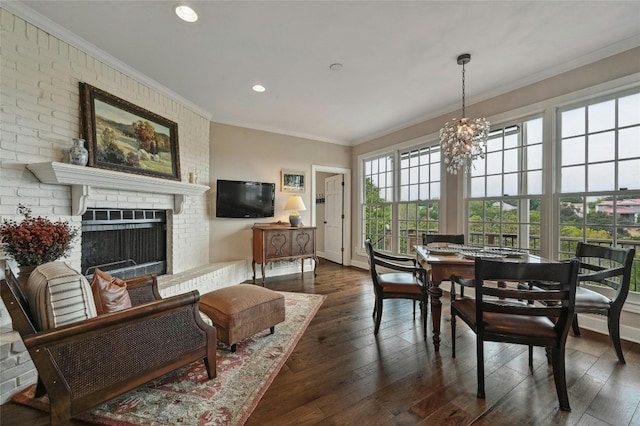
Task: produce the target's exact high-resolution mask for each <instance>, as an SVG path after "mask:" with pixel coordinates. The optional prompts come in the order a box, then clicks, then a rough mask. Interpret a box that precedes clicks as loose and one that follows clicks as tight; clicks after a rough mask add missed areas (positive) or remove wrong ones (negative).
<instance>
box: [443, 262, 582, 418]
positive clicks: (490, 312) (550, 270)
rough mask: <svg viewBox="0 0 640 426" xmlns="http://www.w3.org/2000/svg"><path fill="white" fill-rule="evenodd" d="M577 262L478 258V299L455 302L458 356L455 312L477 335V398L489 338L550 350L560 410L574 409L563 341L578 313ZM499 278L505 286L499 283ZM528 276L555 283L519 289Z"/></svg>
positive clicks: (453, 323) (482, 391)
mask: <svg viewBox="0 0 640 426" xmlns="http://www.w3.org/2000/svg"><path fill="white" fill-rule="evenodd" d="M578 264H579V262H578V260H577V259H572V260H570V261H568V262H562V263H524V262H523V263H520V262H502V261H491V260H483V259H481V258H476V260H475V280H473V282H474V286H473V287H474V290H475V299H474V298H471V297H459V298H455V299H454V300H452V301H451V349H452V355H453V357H454V358H455V356H456V345H455V342H456V338H455V336H456V334H455V333H456V317H460V318H461V319H462V320H463V321H464V322H465V323H466V324H467V325H468V326H469V327H470V328H471V329H472V330H473V331H474V332H475V334H476V356H477V372H478V391H477V395H478V398H484V397H485V389H484V342H485V341H493V342H508V343H516V344H522V345H528V346H541V347H544V348H549V349H550V352H551V364H552V366H553V377H554V381H555V385H556V392H557V394H558V400H559V402H560V409H561V410H564V411H571V407H570V405H569V396H568V393H567V382H566V377H565V343H566V340H567V335H568V334H569V328H570V327H571V322H572V320H573V315H574V306H575V297H576V286H577V277H578ZM455 278H456V279H459V277H455ZM467 281H469V280H467ZM498 281H500V282H504V283H505V284H506V285H505V286H504V287H502V286H500V287H498V286H497V284H496V283H497V282H498ZM530 281H546V282H550V283H554V284H555V285H556V288H554V289H551V290H544V289H541V288H529V287H528V286H527V287H524V288H518V283H522V282H530ZM527 301H532V303H528V302H527Z"/></svg>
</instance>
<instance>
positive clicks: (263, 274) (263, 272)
mask: <svg viewBox="0 0 640 426" xmlns="http://www.w3.org/2000/svg"><path fill="white" fill-rule="evenodd" d="M265 263H266V262H264V263H261V264H260V271H261V272H262V287H264V280H265V271H264V266H265V265H264V264H265Z"/></svg>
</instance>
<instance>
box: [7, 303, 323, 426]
mask: <svg viewBox="0 0 640 426" xmlns="http://www.w3.org/2000/svg"><path fill="white" fill-rule="evenodd" d="M281 293H282V294H283V295H284V297H285V321H284V322H283V323H280V324H278V325H276V328H275V334H269V330H265V331H264V332H261V333H259V334H257V335H255V336H253V337H251V338H248V339H245V340H243V341H242V342H240V343H238V346H237V350H236V352H235V353H232V352H231V351H230V350H229V349H228V348H227V347H226V346H224V344H219V347H218V350H217V373H218V376H217V377H216V378H215V379H213V380H208V378H207V373H206V370H205V367H204V363H203V362H202V361H197V362H194V363H192V364H191V365H188V366H186V367H184V368H181V369H178V370H175V371H173V372H172V373H169V374H167V375H165V376H163V377H161V378H159V379H157V380H154V381H152V382H149V383H147V384H146V385H143V386H141V387H139V388H137V389H134V390H132V391H130V392H128V393H126V394H123V395H121V396H119V397H117V398H114V399H112V400H111V401H109V402H107V403H105V404H102V405H100V406H98V407H96V408H94V409H92V410H88V411H86V412H84V413H82V414H80V415H78V416H76V417H75V418H77V419H79V420H83V421H86V422H90V423H95V424H99V425H111V426H132V425H155V426H160V425H176V424H180V425H198V426H207V425H216V426H226V425H229V426H239V425H242V424H244V423H245V422H246V420H247V419H248V417H249V416H250V415H251V413H252V412H253V410H254V409H255V407H256V406H257V405H258V402H259V401H260V398H262V396H263V395H264V393H265V392H266V391H267V389H268V387H269V385H270V384H271V382H272V381H273V379H274V378H275V377H276V375H277V374H278V372H279V371H280V369H281V368H282V366H283V365H284V363H285V362H286V361H287V359H288V358H289V355H290V354H291V352H293V349H294V348H295V346H296V344H297V343H298V341H299V340H300V338H301V337H302V335H303V333H304V331H305V330H306V329H307V326H308V325H309V323H310V322H311V320H312V319H313V317H314V316H315V314H316V313H317V312H318V309H319V308H320V305H322V302H323V300H324V298H325V297H326V296H322V295H316V294H303V293H289V292H281ZM34 391H35V385H33V386H31V387H29V388H27V389H25V390H23V391H21V392H19V393H17V394H16V395H14V396H13V400H14V401H15V402H17V403H20V404H24V405H28V406H30V407H33V408H37V409H39V410H43V411H49V401H48V397H47V396H44V397H42V398H38V399H35V398H33V393H34Z"/></svg>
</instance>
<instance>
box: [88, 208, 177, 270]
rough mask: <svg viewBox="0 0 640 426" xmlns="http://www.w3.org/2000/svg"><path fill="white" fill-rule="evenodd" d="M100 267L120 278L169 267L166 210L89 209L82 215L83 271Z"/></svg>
mask: <svg viewBox="0 0 640 426" xmlns="http://www.w3.org/2000/svg"><path fill="white" fill-rule="evenodd" d="M96 268H99V269H101V270H103V271H107V272H109V274H111V275H113V276H116V277H119V278H123V279H126V278H132V277H138V276H141V275H146V274H150V273H155V274H158V275H162V274H165V273H166V270H167V219H166V212H165V211H164V210H132V209H88V210H87V212H86V213H85V214H84V215H83V216H82V272H83V274H84V275H85V276H87V277H91V276H92V275H93V272H94V270H95V269H96Z"/></svg>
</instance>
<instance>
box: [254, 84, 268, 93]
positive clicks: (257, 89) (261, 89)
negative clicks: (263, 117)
mask: <svg viewBox="0 0 640 426" xmlns="http://www.w3.org/2000/svg"><path fill="white" fill-rule="evenodd" d="M252 89H253V91H254V92H258V93H262V92H264V91H265V90H267V89H266V88H265V87H264V86H263V85H262V84H254V85H253V87H252Z"/></svg>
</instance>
